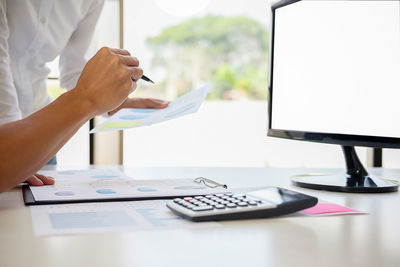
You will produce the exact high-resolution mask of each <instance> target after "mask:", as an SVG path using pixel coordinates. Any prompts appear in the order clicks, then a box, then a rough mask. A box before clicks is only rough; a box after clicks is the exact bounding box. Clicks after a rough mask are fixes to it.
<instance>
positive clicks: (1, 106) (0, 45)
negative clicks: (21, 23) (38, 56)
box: [0, 0, 22, 124]
mask: <svg viewBox="0 0 400 267" xmlns="http://www.w3.org/2000/svg"><path fill="white" fill-rule="evenodd" d="M9 36H10V31H9V28H8V22H7V7H6V0H0V124H3V123H6V122H10V121H15V120H19V119H21V117H22V115H21V110H20V109H19V104H18V95H17V90H16V88H15V86H14V81H13V77H12V73H11V67H10V54H9V49H8V37H9Z"/></svg>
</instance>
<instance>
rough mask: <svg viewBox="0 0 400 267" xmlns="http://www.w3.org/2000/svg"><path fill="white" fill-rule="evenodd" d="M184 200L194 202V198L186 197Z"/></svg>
mask: <svg viewBox="0 0 400 267" xmlns="http://www.w3.org/2000/svg"><path fill="white" fill-rule="evenodd" d="M183 199H184V200H186V201H190V200H192V199H193V198H192V197H184V198H183Z"/></svg>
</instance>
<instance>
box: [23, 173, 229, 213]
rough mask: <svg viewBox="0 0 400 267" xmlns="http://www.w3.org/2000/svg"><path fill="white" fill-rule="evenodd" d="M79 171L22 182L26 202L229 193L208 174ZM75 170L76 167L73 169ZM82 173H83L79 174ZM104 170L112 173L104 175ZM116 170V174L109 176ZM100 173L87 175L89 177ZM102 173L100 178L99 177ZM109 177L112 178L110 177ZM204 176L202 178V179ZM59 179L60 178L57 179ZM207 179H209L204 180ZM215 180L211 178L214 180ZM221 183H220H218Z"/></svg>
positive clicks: (100, 200) (156, 197)
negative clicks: (155, 176) (147, 176)
mask: <svg viewBox="0 0 400 267" xmlns="http://www.w3.org/2000/svg"><path fill="white" fill-rule="evenodd" d="M96 171H97V172H96V173H93V172H94V171H93V170H83V171H80V172H78V171H75V172H76V173H77V174H78V176H73V177H72V176H71V177H70V178H68V175H63V173H62V172H57V171H43V174H44V175H48V176H52V177H54V178H55V179H56V184H55V185H51V186H33V187H31V186H29V185H23V186H22V194H23V199H24V203H25V205H27V206H31V205H49V204H67V203H85V202H112V201H114V202H117V201H139V200H154V199H172V198H177V197H183V196H196V195H204V194H218V193H227V192H228V189H227V186H226V185H224V184H219V183H217V182H214V181H212V180H210V179H206V178H204V177H199V178H196V179H195V180H192V179H160V180H135V179H132V178H131V177H128V176H125V175H124V174H123V173H121V172H116V171H114V170H113V171H108V172H107V171H103V173H101V170H100V174H99V171H98V170H96ZM69 172H71V173H74V171H69ZM79 173H80V176H79ZM104 173H106V174H108V176H107V175H104ZM110 173H111V174H113V177H114V178H109V177H111V176H112V175H110ZM90 176H91V177H97V178H95V179H93V178H87V177H90ZM98 177H100V178H98ZM107 177H108V178H107ZM200 178H201V179H200ZM58 179H59V181H57V180H58ZM204 180H206V181H208V182H204ZM210 181H211V182H210ZM215 185H218V186H215Z"/></svg>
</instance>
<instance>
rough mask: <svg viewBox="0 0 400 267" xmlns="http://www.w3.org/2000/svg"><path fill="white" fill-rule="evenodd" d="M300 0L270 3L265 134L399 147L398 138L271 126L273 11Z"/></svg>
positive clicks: (345, 144)
mask: <svg viewBox="0 0 400 267" xmlns="http://www.w3.org/2000/svg"><path fill="white" fill-rule="evenodd" d="M300 1H302V0H281V1H277V2H275V3H273V4H272V5H271V24H270V43H269V47H270V51H269V88H268V91H269V95H268V131H267V136H271V137H279V138H285V139H294V140H301V141H310V142H318V143H327V144H336V145H342V146H363V147H378V148H400V138H395V137H383V136H367V135H349V134H333V133H323V132H307V131H294V130H285V129H273V128H272V97H273V94H272V92H273V71H274V69H273V65H274V45H275V43H274V41H275V36H274V35H275V11H276V9H278V8H282V7H284V6H287V5H291V4H294V3H297V2H300Z"/></svg>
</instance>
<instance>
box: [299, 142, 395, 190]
mask: <svg viewBox="0 0 400 267" xmlns="http://www.w3.org/2000/svg"><path fill="white" fill-rule="evenodd" d="M342 149H343V153H344V157H345V160H346V166H347V172H346V174H338V175H321V176H302V177H292V182H293V184H294V185H296V186H300V187H305V188H310V189H317V190H326V191H335V192H347V193H385V192H396V191H397V190H398V185H396V184H394V183H392V182H390V181H387V180H384V179H380V178H377V177H373V176H371V175H369V174H368V172H367V171H366V170H365V168H364V166H363V165H362V163H361V162H360V159H359V158H358V156H357V154H356V151H355V149H354V147H352V146H342Z"/></svg>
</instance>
